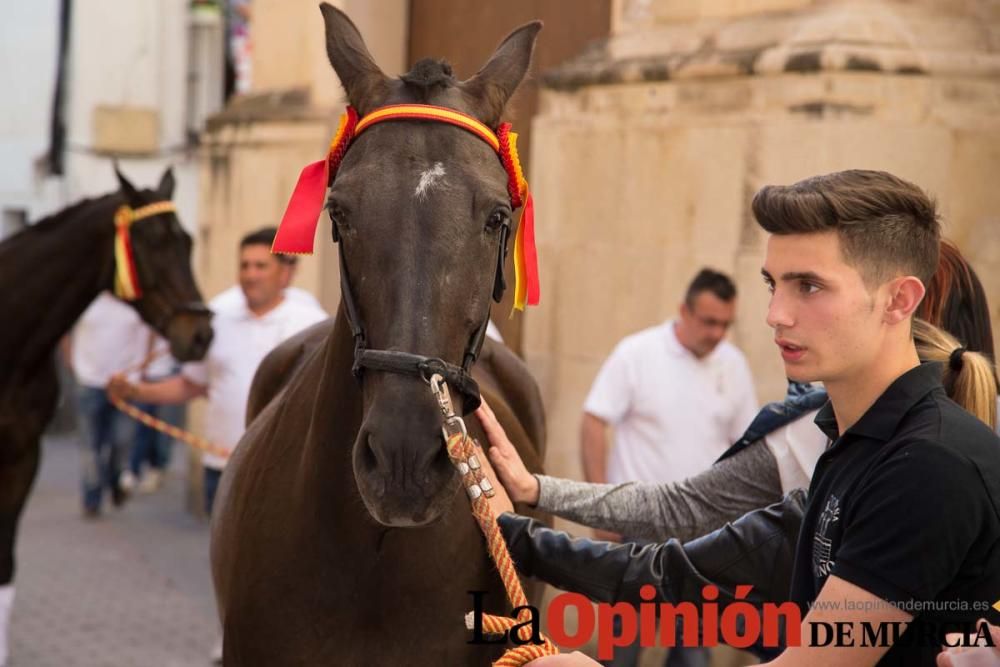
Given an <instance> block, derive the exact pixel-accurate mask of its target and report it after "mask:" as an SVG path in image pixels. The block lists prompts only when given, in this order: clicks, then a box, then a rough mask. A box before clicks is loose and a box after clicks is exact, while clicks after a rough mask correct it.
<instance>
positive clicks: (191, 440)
mask: <svg viewBox="0 0 1000 667" xmlns="http://www.w3.org/2000/svg"><path fill="white" fill-rule="evenodd" d="M166 352H167V348H166V347H161V348H159V349H156V350H151V351H150V352H149V354H148V355H146V358H145V359H144V360H142V361H140V362H139V363H136V364H132V365H131V366H128V367H126V368H124V369H122V370H121V371H120V373H118V374H119V375H128V374H129V373H132V372H134V371H137V370H139V369H141V368H143V367H145V366H146V365H147V364H149V362H151V361H152V360H153V359H155V358H156V357H159V356H161V355H163V354H165V353H166ZM109 400H110V401H111V404H112V405H113V406H115V407H116V408H117V409H118V410H119V411H121V412H123V413H125V414H126V415H128V416H129V417H131V418H132V419H134V420H136V421H137V422H139V423H140V424H145V425H146V426H148V427H149V428H152V429H156V430H157V431H159V432H160V433H165V434H167V435H168V436H170V437H171V438H173V439H174V440H178V441H180V442H183V443H184V444H186V445H188V446H189V447H192V448H194V449H197V450H198V451H200V452H203V453H205V454H212V455H213V456H218V457H219V458H223V459H228V458H229V450H228V449H224V448H222V447H220V446H219V445H216V444H215V443H213V442H210V441H209V440H206V439H205V438H202V437H201V436H198V435H195V434H194V433H191V432H190V431H185V430H184V429H182V428H177V427H176V426H174V425H173V424H168V423H167V422H165V421H163V420H162V419H158V418H156V417H154V416H153V415H151V414H149V413H148V412H146V411H144V410H140V409H139V408H137V407H136V406H134V405H132V404H131V403H126V402H125V401H123V400H121V399H120V398H110V397H109Z"/></svg>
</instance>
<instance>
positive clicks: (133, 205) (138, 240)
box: [115, 168, 212, 361]
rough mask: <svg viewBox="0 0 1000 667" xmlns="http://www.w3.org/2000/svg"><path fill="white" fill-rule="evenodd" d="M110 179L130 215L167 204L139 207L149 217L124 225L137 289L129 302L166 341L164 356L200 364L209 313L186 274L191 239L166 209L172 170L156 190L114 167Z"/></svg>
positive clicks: (207, 335)
mask: <svg viewBox="0 0 1000 667" xmlns="http://www.w3.org/2000/svg"><path fill="white" fill-rule="evenodd" d="M115 174H116V175H117V176H118V182H119V184H120V185H121V194H122V197H123V198H124V199H125V204H127V205H128V207H129V208H130V209H131V211H133V212H140V215H142V213H141V212H142V211H143V210H144V207H150V206H151V205H152V206H154V207H155V205H157V204H167V205H166V206H162V207H155V208H145V211H148V212H149V214H148V215H143V217H141V219H137V220H135V221H134V222H132V223H131V225H129V228H128V235H129V240H130V245H131V255H132V266H134V270H135V279H136V282H137V284H138V288H139V292H138V298H135V299H133V300H131V301H130V303H131V304H132V305H133V306H134V307H135V309H136V310H137V311H138V312H139V315H140V316H141V317H142V319H143V320H145V321H146V322H147V323H148V324H149V325H150V326H152V327H153V328H154V329H156V331H157V332H159V333H160V334H161V335H162V336H163V337H164V338H166V339H167V340H168V341H170V353H171V354H172V355H173V356H174V357H175V358H176V359H178V360H179V361H193V360H197V359H201V358H202V357H204V356H205V352H207V351H208V346H209V343H211V342H212V327H211V324H210V321H211V317H212V313H211V311H210V310H209V309H208V308H207V307H206V306H205V304H204V302H203V301H202V298H201V293H200V292H199V291H198V287H197V285H196V284H195V281H194V276H193V275H192V274H191V237H190V236H189V235H188V233H187V232H185V231H184V228H183V227H181V224H180V222H179V221H178V220H177V216H176V214H175V213H174V211H173V209H172V206H170V205H169V202H170V199H171V197H172V196H173V192H174V174H173V171H172V170H171V169H169V168H168V169H167V171H166V172H164V174H163V178H162V179H161V180H160V184H159V185H158V186H157V188H156V190H138V189H136V188H135V186H133V185H132V184H131V183H130V182H129V181H128V179H127V178H125V176H124V175H123V174H122V173H121V172H120V171H118V169H117V168H116V169H115ZM161 209H162V210H161ZM117 261H121V259H120V258H119V260H117ZM117 268H118V267H117V266H116V270H117Z"/></svg>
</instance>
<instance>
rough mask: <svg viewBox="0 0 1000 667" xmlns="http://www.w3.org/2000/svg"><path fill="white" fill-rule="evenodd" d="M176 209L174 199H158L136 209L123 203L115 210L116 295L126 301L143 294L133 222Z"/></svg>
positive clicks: (133, 299)
mask: <svg viewBox="0 0 1000 667" xmlns="http://www.w3.org/2000/svg"><path fill="white" fill-rule="evenodd" d="M176 210H177V209H176V208H175V207H174V203H173V202H172V201H158V202H154V203H152V204H146V205H145V206H140V207H139V208H135V209H134V208H132V207H131V206H128V205H123V206H120V207H118V210H117V211H115V283H114V290H115V296H117V297H119V298H120V299H124V300H125V301H135V300H136V299H138V298H140V297H141V296H142V288H141V287H140V286H139V273H138V271H136V267H135V253H134V252H133V251H132V234H131V231H130V230H131V227H132V223H133V222H136V221H137V220H142V219H143V218H151V217H153V216H154V215H160V214H161V213H173V212H175V211H176Z"/></svg>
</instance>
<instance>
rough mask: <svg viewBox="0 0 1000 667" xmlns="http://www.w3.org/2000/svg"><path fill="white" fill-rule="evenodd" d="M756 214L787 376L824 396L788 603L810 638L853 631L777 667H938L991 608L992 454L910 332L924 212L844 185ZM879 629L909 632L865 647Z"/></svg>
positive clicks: (772, 204)
mask: <svg viewBox="0 0 1000 667" xmlns="http://www.w3.org/2000/svg"><path fill="white" fill-rule="evenodd" d="M753 211H754V215H755V216H756V218H757V221H758V222H759V224H760V225H761V226H762V227H763V228H764V229H765V230H766V231H768V232H770V233H771V237H770V238H769V240H768V247H767V257H766V260H765V262H764V268H763V271H762V273H763V275H764V279H765V282H766V283H767V284H768V287H769V289H770V290H771V292H772V297H771V303H770V306H769V308H768V317H767V321H768V324H769V325H770V326H771V327H772V328H773V329H774V334H775V342H776V343H777V344H778V346H779V347H780V348H781V355H782V358H783V360H784V362H785V370H786V373H787V375H788V376H789V377H790V378H791V379H793V380H802V381H816V380H820V381H822V382H823V383H824V385H825V386H826V389H827V392H828V393H829V396H830V402H829V403H828V404H827V405H826V406H825V407H824V408H823V409H822V410H821V411H820V413H819V415H818V416H817V418H816V424H817V425H818V426H819V427H820V428H821V429H822V430H823V431H824V433H826V434H827V436H828V437H829V438H830V440H831V441H832V444H831V446H830V447H829V449H828V450H827V451H826V452H825V453H824V454H823V456H821V457H820V459H819V462H818V463H817V465H816V469H815V471H814V473H813V478H812V484H811V485H810V488H809V501H808V506H807V508H806V514H805V518H804V520H803V523H802V530H801V533H800V537H799V541H798V547H797V549H796V555H795V568H794V574H793V577H792V589H791V597H792V600H794V601H795V602H797V603H799V604H800V606H802V608H803V611H804V612H805V611H806V610H807V609H808V610H809V611H808V614H807V615H806V617H805V619H804V623H805V625H804V627H803V630H804V631H805V632H804V634H803V638H804V639H805V640H806V641H808V640H809V639H810V638H811V628H812V627H813V626H812V625H810V624H818V623H827V624H830V625H832V626H834V627H836V624H838V623H845V622H846V623H850V624H851V625H850V626H849V627H850V628H851V629H852V633H851V634H852V638H851V641H850V642H845V643H850V644H853V645H846V646H842V647H837V646H824V647H808V646H803V647H798V648H790V649H788V650H787V651H786V652H785V653H784V654H782V656H781V657H780V658H778V659H777V660H776V661H774V663H773V664H774V665H781V666H785V665H788V666H792V665H807V664H808V665H810V666H811V665H815V664H822V665H830V666H831V667H832V666H835V665H844V666H845V667H847V666H851V667H864V666H865V665H875V664H879V665H900V666H903V665H905V666H907V667H910V666H920V665H929V666H930V665H933V664H934V656H935V655H936V654H937V653H938V652H939V650H940V645H941V643H942V640H943V634H944V633H945V632H954V631H955V630H957V629H958V628H957V627H956V625H955V624H957V623H963V622H964V623H973V622H975V620H976V619H977V618H979V617H982V616H984V615H986V612H987V610H988V609H989V606H990V605H991V604H992V603H994V602H996V601H997V600H1000V441H998V439H997V437H996V435H995V434H994V433H993V432H992V431H990V429H989V428H988V427H987V426H986V425H985V424H983V423H982V422H980V421H979V420H977V419H976V418H974V417H973V416H972V415H970V414H969V413H968V412H966V411H964V410H962V409H961V408H960V407H959V406H958V405H956V404H955V403H953V402H952V401H951V400H950V399H948V398H947V396H946V395H945V392H944V389H943V388H942V386H941V369H940V367H939V366H938V365H936V364H923V365H922V364H920V362H919V360H918V358H917V353H916V349H915V347H914V344H913V339H912V335H911V332H910V324H911V320H912V316H913V311H914V310H915V309H916V307H917V305H918V304H919V303H920V300H921V298H922V297H923V294H924V284H925V283H927V282H928V281H929V280H930V277H931V275H932V274H933V273H934V270H935V268H936V265H937V255H938V246H939V241H940V227H939V224H938V221H937V214H936V212H935V208H934V204H933V202H931V200H930V199H929V198H928V197H927V196H926V195H925V194H924V193H923V192H922V191H921V190H920V189H919V188H917V187H916V186H914V185H912V184H910V183H907V182H905V181H902V180H900V179H898V178H895V177H894V176H891V175H889V174H886V173H882V172H870V171H848V172H840V173H836V174H830V175H828V176H821V177H817V178H812V179H808V180H806V181H802V182H800V183H796V184H794V185H791V186H787V187H766V188H764V189H763V190H761V191H760V192H759V193H758V194H757V196H756V197H755V198H754V202H753ZM955 363H961V359H960V357H959V358H957V359H956V360H955ZM993 620H994V622H995V621H996V618H995V617H994V618H993ZM881 623H888V624H892V623H901V624H902V623H908V624H909V625H908V626H905V627H906V630H905V632H902V634H901V636H900V637H899V640H898V641H897V642H896V645H894V646H892V647H891V648H890V647H887V646H885V645H884V644H885V643H888V642H878V643H880V644H882V645H876V646H863V645H862V644H864V643H866V642H864V641H863V639H864V637H865V632H866V630H868V629H873V628H879V625H880V624H881ZM869 636H870V635H869ZM890 636H891V634H890ZM867 643H871V642H867ZM817 660H819V662H817Z"/></svg>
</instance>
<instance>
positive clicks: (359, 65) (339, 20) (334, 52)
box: [319, 2, 389, 116]
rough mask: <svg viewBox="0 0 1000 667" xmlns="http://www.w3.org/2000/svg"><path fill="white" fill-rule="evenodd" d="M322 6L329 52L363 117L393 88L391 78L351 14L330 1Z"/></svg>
mask: <svg viewBox="0 0 1000 667" xmlns="http://www.w3.org/2000/svg"><path fill="white" fill-rule="evenodd" d="M319 8H320V11H322V12H323V21H324V22H325V23H326V55H327V56H328V57H329V58H330V64H331V65H333V69H334V71H335V72H336V73H337V76H338V77H339V78H340V82H341V83H342V84H343V86H344V90H345V91H347V99H348V101H349V102H350V103H351V106H353V107H354V108H355V109H357V111H358V113H359V114H360V115H362V116H363V115H365V114H366V113H368V112H369V111H371V110H372V109H374V108H376V107H378V106H379V105H380V104H381V101H382V100H383V99H384V98H385V96H386V94H387V93H388V91H389V80H388V78H387V77H386V76H385V74H383V73H382V70H381V69H379V67H378V65H376V64H375V59H374V58H372V55H371V53H369V52H368V47H367V46H365V40H363V39H362V38H361V33H360V32H358V29H357V27H355V25H354V23H353V22H352V21H351V19H349V18H347V14H345V13H344V12H342V11H340V10H339V9H337V8H336V7H334V6H333V5H330V4H328V3H326V2H324V3H321V4H320V6H319Z"/></svg>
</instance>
